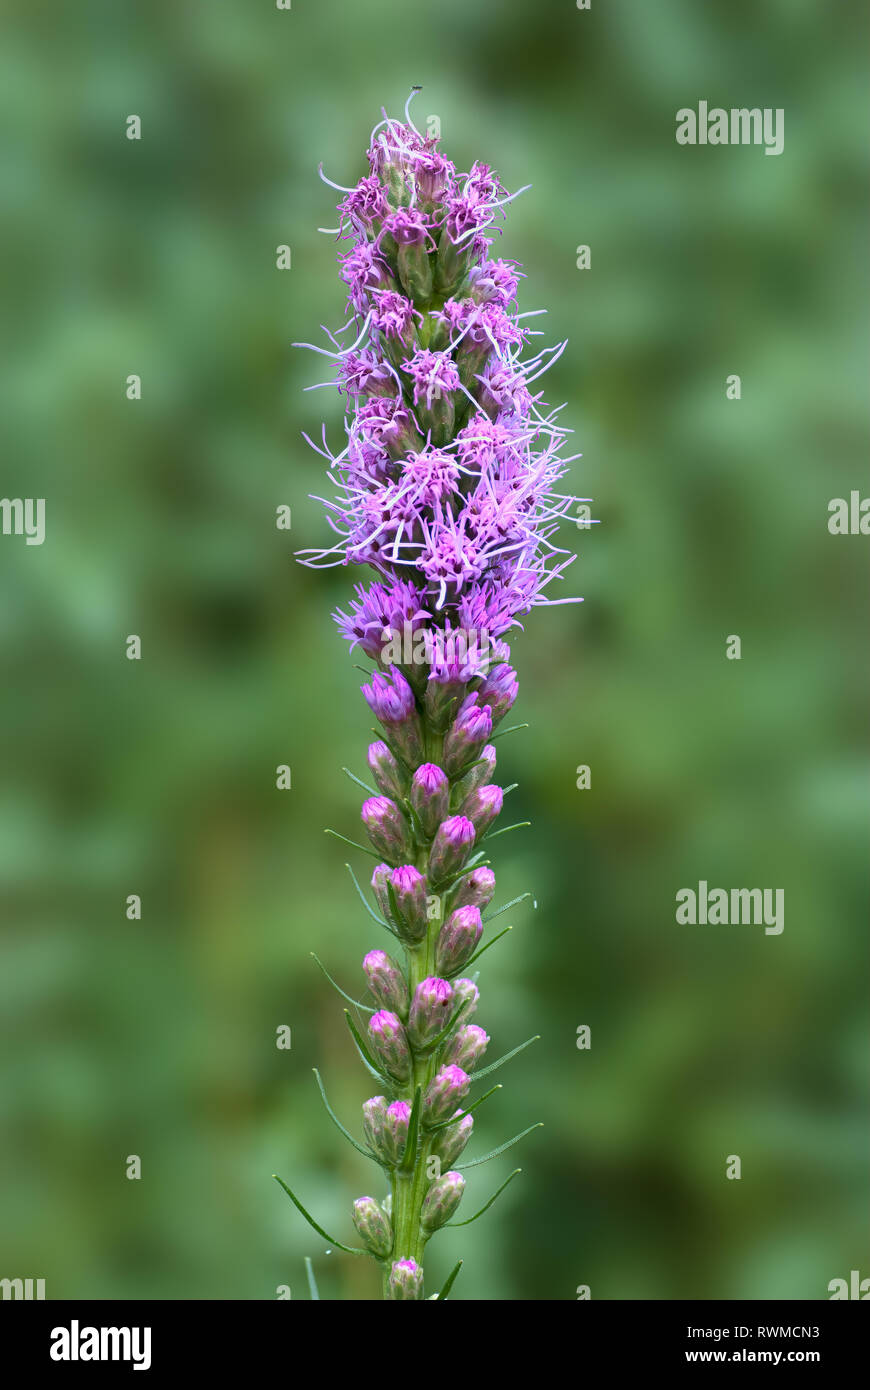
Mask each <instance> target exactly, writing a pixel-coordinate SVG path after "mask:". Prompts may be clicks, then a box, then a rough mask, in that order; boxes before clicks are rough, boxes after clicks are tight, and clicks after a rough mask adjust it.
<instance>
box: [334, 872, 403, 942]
mask: <svg viewBox="0 0 870 1390" xmlns="http://www.w3.org/2000/svg"><path fill="white" fill-rule="evenodd" d="M344 867H345V868H346V869H347V871H348V873H349V874H350V876H351V878H352V879H353V886H354V888H355V889H356V891H357V892H358V893H359V897H360V902H361V903H362V905H363V907H364V908H365V910H366V912H367V913H368V914H369V916H370V917H371V919H372V921H373V922H377V924H378V926H379V927H386V929H387V931H388V932H391V933H392V935H393V936H395V935H396V933H395V931H394V930H393V928H392V927H391V926H390V924H389V922H385V921H384V919H383V918H382V917H379V916H378V914H377V913H376V912H373V911H372V909H371V907H370V906H369V903H368V900H367V898H366V895H365V893H364V892H363V890H362V889H361V888H360V886H359V879H358V878H357V876H356V874H355V873H354V871H353V869H352V868H351V866H350V864H345V866H344Z"/></svg>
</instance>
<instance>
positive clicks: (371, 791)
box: [341, 767, 381, 796]
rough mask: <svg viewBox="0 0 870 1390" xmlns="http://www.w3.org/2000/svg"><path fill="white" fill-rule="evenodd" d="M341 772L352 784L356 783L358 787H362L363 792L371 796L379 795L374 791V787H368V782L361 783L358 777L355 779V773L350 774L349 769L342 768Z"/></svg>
mask: <svg viewBox="0 0 870 1390" xmlns="http://www.w3.org/2000/svg"><path fill="white" fill-rule="evenodd" d="M341 770H342V772H343V773H345V775H346V776H347V777H349V778H350V780H351V781H352V782H356V784H357V786H358V787H362V789H363V791H364V792H368V793H369V794H370V795H371V796H380V795H381V793H380V792H378V791H375V789H374V787H370V786H369V784H368V782H361V781H360V779H359V777H357V776H356V774H355V773H353V772H351V770H350V768H349V767H343V768H342V769H341Z"/></svg>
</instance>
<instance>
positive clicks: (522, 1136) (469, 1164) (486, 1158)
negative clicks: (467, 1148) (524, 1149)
mask: <svg viewBox="0 0 870 1390" xmlns="http://www.w3.org/2000/svg"><path fill="white" fill-rule="evenodd" d="M543 1124H544V1122H543V1120H538V1123H537V1124H536V1125H529V1127H528V1129H524V1130H523V1132H522V1134H515V1135H514V1137H513V1139H509V1140H508V1141H507V1143H506V1144H499V1146H498V1148H497V1149H492V1150H491V1151H490V1152H489V1153H488V1154H484V1156H483V1158H470V1159H469V1160H468V1162H467V1163H457V1164H456V1170H457V1172H461V1170H462V1169H463V1168H476V1167H477V1166H478V1164H480V1163H488V1162H489V1160H490V1159H491V1158H498V1156H499V1154H503V1153H504V1151H505V1149H510V1148H512V1147H513V1145H514V1144H518V1143H519V1142H520V1140H521V1139H525V1137H526V1135H527V1134H531V1132H532V1130H533V1129H541V1128H542V1127H543Z"/></svg>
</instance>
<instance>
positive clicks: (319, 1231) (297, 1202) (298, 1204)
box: [272, 1173, 368, 1255]
mask: <svg viewBox="0 0 870 1390" xmlns="http://www.w3.org/2000/svg"><path fill="white" fill-rule="evenodd" d="M272 1177H273V1178H274V1179H275V1181H276V1182H277V1183H279V1184H280V1186H281V1187H283V1189H284V1191H285V1192H286V1193H287V1196H288V1197H289V1198H290V1201H291V1202H292V1203H293V1205H294V1207H296V1208H297V1210H298V1211H300V1212H301V1213H302V1215H303V1216H304V1217H305V1220H306V1221H307V1222H308V1224H309V1226H311V1227H313V1229H314V1230H315V1231H316V1232H317V1234H318V1235H319V1236H323V1239H324V1240H325V1241H326V1242H327V1244H329V1245H334V1246H335V1247H336V1249H338V1250H344V1251H346V1252H347V1254H348V1255H367V1254H368V1251H367V1250H360V1249H358V1248H356V1247H355V1246H353V1245H342V1243H341V1241H340V1240H334V1239H333V1237H332V1236H331V1235H329V1233H328V1232H327V1231H324V1229H323V1227H322V1226H318V1224H317V1222H316V1221H315V1220H314V1217H313V1216H311V1215H310V1214H309V1213H308V1212H307V1211H306V1210H305V1208H304V1207H303V1205H302V1203H301V1202H300V1200H299V1198H298V1197H297V1196H296V1194H295V1193H293V1192H291V1191H290V1188H289V1187H288V1186H287V1184H286V1182H284V1179H283V1178H279V1177H278V1174H277V1173H273V1174H272Z"/></svg>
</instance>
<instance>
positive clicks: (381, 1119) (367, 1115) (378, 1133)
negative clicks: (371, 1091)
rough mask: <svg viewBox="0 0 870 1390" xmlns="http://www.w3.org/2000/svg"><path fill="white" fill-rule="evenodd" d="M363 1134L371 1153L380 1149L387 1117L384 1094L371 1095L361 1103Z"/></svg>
mask: <svg viewBox="0 0 870 1390" xmlns="http://www.w3.org/2000/svg"><path fill="white" fill-rule="evenodd" d="M362 1112H363V1134H364V1135H365V1139H366V1143H367V1144H368V1146H369V1148H370V1149H371V1150H372V1152H373V1153H375V1154H379V1153H380V1151H381V1143H382V1134H383V1129H384V1123H385V1121H386V1117H387V1102H386V1098H385V1097H384V1096H372V1098H371V1100H367V1101H364V1103H363V1108H362Z"/></svg>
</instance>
